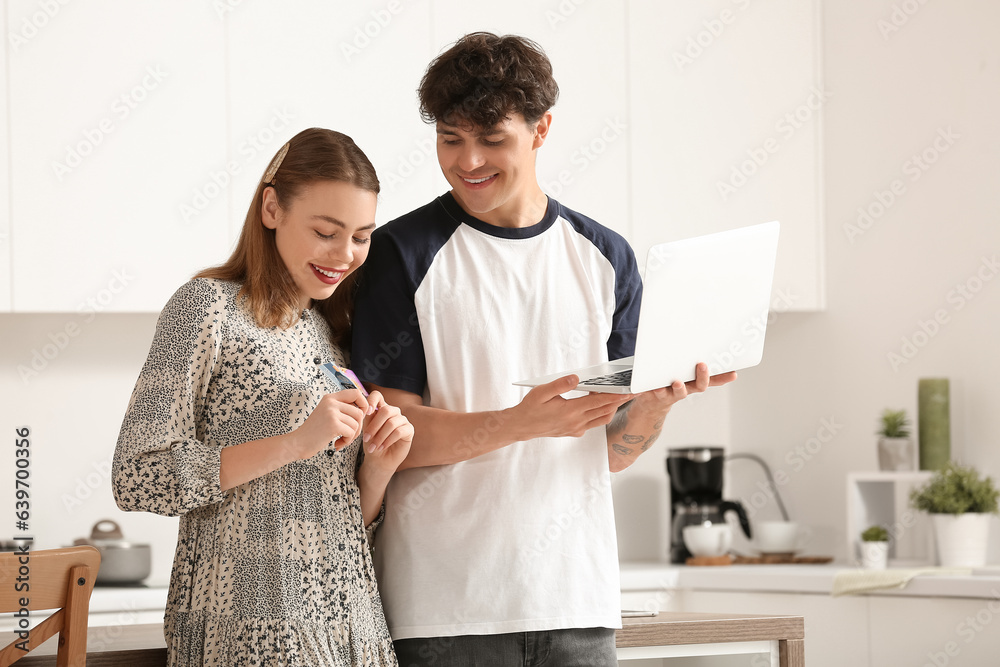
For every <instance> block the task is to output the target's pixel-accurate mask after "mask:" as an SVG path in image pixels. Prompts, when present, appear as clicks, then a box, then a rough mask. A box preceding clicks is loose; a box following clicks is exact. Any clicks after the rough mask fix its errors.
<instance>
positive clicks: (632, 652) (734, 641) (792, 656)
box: [16, 612, 805, 667]
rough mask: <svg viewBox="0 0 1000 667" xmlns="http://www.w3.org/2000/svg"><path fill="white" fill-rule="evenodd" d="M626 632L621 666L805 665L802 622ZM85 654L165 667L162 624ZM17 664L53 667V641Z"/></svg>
mask: <svg viewBox="0 0 1000 667" xmlns="http://www.w3.org/2000/svg"><path fill="white" fill-rule="evenodd" d="M622 626H623V627H622V629H621V630H618V632H617V634H616V643H617V645H618V655H619V659H620V660H629V659H636V658H656V657H661V658H670V657H678V656H683V655H724V654H733V653H762V652H763V653H768V652H770V653H771V656H772V664H773V665H780V666H781V667H803V665H804V664H805V650H804V647H803V639H804V637H805V626H804V623H803V620H802V617H801V616H760V615H752V616H751V615H742V614H693V613H683V612H660V613H659V615H657V616H651V617H644V618H624V619H622ZM87 651H88V652H87V667H163V666H164V665H165V664H166V662H167V648H166V643H165V642H164V640H163V625H162V624H160V623H151V624H144V625H121V626H96V627H91V628H90V629H89V630H88V632H87ZM16 664H17V667H53V666H54V665H55V664H56V660H55V643H54V639H53V640H52V641H50V642H46V643H45V644H43V645H42V646H41V647H39V648H38V649H37V650H36V651H35V652H33V653H31V654H29V655H27V656H25V657H24V658H22V659H21V660H20V661H18V662H17V663H16Z"/></svg>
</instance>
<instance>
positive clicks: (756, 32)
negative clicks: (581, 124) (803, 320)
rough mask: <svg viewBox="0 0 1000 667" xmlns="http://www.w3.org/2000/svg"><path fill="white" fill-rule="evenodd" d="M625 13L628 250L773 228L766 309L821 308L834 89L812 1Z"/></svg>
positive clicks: (643, 7)
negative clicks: (826, 130)
mask: <svg viewBox="0 0 1000 667" xmlns="http://www.w3.org/2000/svg"><path fill="white" fill-rule="evenodd" d="M628 12H629V17H628V30H629V39H628V44H629V53H628V62H629V68H628V77H629V81H630V86H629V89H630V95H629V103H630V108H631V118H632V123H631V139H632V141H631V144H630V146H631V151H632V156H631V163H630V185H631V190H630V195H631V196H630V200H631V204H632V219H633V228H634V230H635V234H634V236H633V237H632V239H631V240H632V242H633V244H634V245H635V248H636V252H637V253H639V254H640V255H644V254H645V251H646V250H647V249H648V248H649V246H650V245H653V244H654V243H657V242H660V241H663V240H670V239H677V238H683V237H686V236H695V235H698V234H704V233H706V232H712V231H721V230H724V229H730V228H733V227H738V226H742V225H749V224H754V223H759V222H767V221H769V220H779V221H780V222H781V238H780V242H779V249H778V263H777V268H776V270H775V278H774V298H773V301H772V308H773V309H775V310H815V309H821V308H823V307H824V287H823V222H822V215H823V201H822V150H821V148H822V123H821V119H822V115H823V108H824V105H825V104H826V103H827V101H828V100H829V98H830V93H829V91H826V90H825V89H824V87H823V82H822V76H821V72H822V68H821V63H820V53H821V51H820V11H819V3H818V0H807V1H805V2H803V1H802V0H774V1H773V2H766V3H760V2H752V1H751V0H712V1H710V2H663V3H660V2H632V3H630V4H629V5H628ZM705 270H706V271H710V270H711V267H706V269H705Z"/></svg>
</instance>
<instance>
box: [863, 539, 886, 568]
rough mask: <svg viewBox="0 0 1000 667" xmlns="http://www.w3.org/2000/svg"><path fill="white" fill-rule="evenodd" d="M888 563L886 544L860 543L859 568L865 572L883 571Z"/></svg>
mask: <svg viewBox="0 0 1000 667" xmlns="http://www.w3.org/2000/svg"><path fill="white" fill-rule="evenodd" d="M888 562H889V543H888V542H862V543H861V567H863V568H864V569H866V570H884V569H885V566H886V564H887V563H888Z"/></svg>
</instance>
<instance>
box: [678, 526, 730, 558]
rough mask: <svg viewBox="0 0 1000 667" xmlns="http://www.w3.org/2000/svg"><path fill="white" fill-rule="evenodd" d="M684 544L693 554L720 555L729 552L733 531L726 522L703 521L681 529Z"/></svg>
mask: <svg viewBox="0 0 1000 667" xmlns="http://www.w3.org/2000/svg"><path fill="white" fill-rule="evenodd" d="M681 537H682V538H683V539H684V546H686V547H687V549H688V551H690V552H691V554H692V555H694V556H707V557H714V556H722V555H725V554H727V553H729V547H730V546H731V545H732V543H733V531H732V529H731V528H730V527H729V524H728V523H707V522H706V523H703V524H694V525H691V526H684V528H682V529H681Z"/></svg>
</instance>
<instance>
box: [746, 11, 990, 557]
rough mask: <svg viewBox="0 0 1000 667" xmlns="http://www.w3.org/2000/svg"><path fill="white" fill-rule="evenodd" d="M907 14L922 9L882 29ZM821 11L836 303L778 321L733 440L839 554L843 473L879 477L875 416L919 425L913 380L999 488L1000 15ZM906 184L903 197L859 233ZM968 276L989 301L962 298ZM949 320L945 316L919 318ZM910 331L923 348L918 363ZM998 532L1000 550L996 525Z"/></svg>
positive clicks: (749, 379) (753, 374) (957, 452)
mask: <svg viewBox="0 0 1000 667" xmlns="http://www.w3.org/2000/svg"><path fill="white" fill-rule="evenodd" d="M904 5H905V6H906V8H907V9H910V10H911V11H913V10H914V9H915V10H916V11H915V13H913V14H912V15H907V14H905V13H902V14H900V13H898V12H897V17H896V18H897V22H898V23H900V24H901V25H900V26H899V29H898V30H890V29H887V28H886V27H885V26H887V25H888V26H890V27H893V28H894V27H896V26H895V25H894V24H892V23H891V21H892V16H893V13H894V7H896V6H904ZM823 18H824V30H823V35H824V42H825V45H824V61H825V80H826V87H827V89H828V90H829V92H830V94H831V98H830V100H829V102H828V104H827V107H826V116H825V120H824V122H825V129H826V137H825V139H826V141H825V182H826V188H825V194H826V267H827V269H826V270H827V303H828V308H827V310H826V312H822V313H813V314H803V313H788V314H784V315H781V316H779V317H778V318H777V319H776V321H775V322H774V325H773V327H772V328H770V329H769V330H768V340H767V349H766V352H765V357H764V361H765V363H764V364H763V365H761V366H760V367H759V368H756V369H753V370H752V371H747V372H745V373H744V374H743V378H742V379H741V380H740V381H739V382H737V383H736V385H735V386H734V387H733V390H732V407H731V422H730V432H731V438H732V439H731V442H732V446H733V449H734V450H737V451H752V452H756V453H758V454H761V455H763V456H764V457H765V458H766V459H767V460H768V461H769V463H770V465H771V466H772V467H773V468H775V469H777V470H782V471H784V472H786V473H787V474H788V476H789V482H788V484H787V485H786V486H785V487H784V488H783V489H782V493H783V494H784V497H785V500H786V503H787V504H788V506H789V510H790V512H792V514H793V515H794V516H795V518H797V519H799V520H801V521H803V522H805V523H807V524H810V525H811V526H812V527H813V528H814V530H815V532H816V535H817V540H816V542H815V543H814V545H813V548H812V549H811V551H813V552H815V553H829V554H831V555H837V556H841V555H842V554H843V547H842V546H841V545H842V544H843V542H844V540H845V539H846V536H845V535H844V524H845V503H846V501H845V482H844V479H845V474H846V473H847V472H848V471H851V470H875V469H877V459H876V446H875V440H876V436H875V435H874V431H875V428H876V425H877V418H878V415H879V413H880V412H881V410H882V409H883V408H885V407H893V408H906V409H907V411H908V412H909V414H910V415H911V416H915V415H916V407H917V381H918V379H919V378H922V377H947V378H950V380H951V421H952V456H953V458H956V459H959V460H961V461H964V462H966V463H971V464H975V465H976V466H978V467H980V468H981V469H982V470H983V471H985V472H986V473H989V474H991V475H992V476H993V477H994V479H997V478H1000V447H998V446H997V442H998V440H1000V411H998V410H997V406H998V405H1000V385H998V383H997V378H998V377H1000V353H998V351H997V344H998V341H1000V336H998V334H1000V278H997V277H996V274H997V271H1000V266H997V265H996V264H995V262H996V261H997V260H998V259H1000V199H998V197H997V188H998V186H1000V124H998V123H997V118H998V117H1000V41H998V40H997V28H998V26H1000V5H998V4H997V3H996V2H993V1H992V0H959V1H957V2H937V3H935V2H928V3H918V2H899V1H897V0H893V1H890V0H879V1H877V2H872V1H871V0H850V1H844V0H837V1H836V2H827V3H824V17H823ZM904 18H905V19H906V21H905V23H904V22H903V19H904ZM881 21H886V22H887V23H885V24H880V22H881ZM880 25H882V28H883V30H882V31H880ZM883 31H884V32H885V36H883V34H882V33H883ZM942 132H943V133H944V134H947V133H948V132H951V134H952V135H953V140H948V141H944V140H943V139H942V140H938V139H937V137H939V136H944V134H941V133H942ZM935 141H937V148H939V149H944V148H946V149H947V150H945V151H943V152H940V154H939V156H938V157H937V160H936V162H934V163H933V164H932V165H929V168H928V169H926V171H919V170H918V171H916V172H914V171H913V170H912V169H913V168H912V163H911V165H910V166H908V165H907V163H908V161H910V160H912V156H913V155H914V154H918V155H919V154H921V153H923V152H924V151H925V150H926V151H927V152H928V158H931V159H933V158H934V157H935V156H934V153H935V152H936V151H935V149H934V146H935ZM949 142H951V145H950V146H949V145H948V144H949ZM918 174H919V177H918ZM896 180H898V181H900V184H901V185H902V187H903V188H905V190H904V189H902V188H897V189H899V190H900V192H902V194H900V195H897V196H896V197H895V201H894V202H893V203H892V204H891V205H888V206H887V208H886V210H885V212H884V213H883V214H882V216H881V217H879V218H877V219H875V220H874V221H873V222H872V224H870V225H869V226H868V228H867V230H865V229H863V228H861V227H858V228H857V229H855V228H853V227H852V225H858V212H857V209H858V208H859V207H865V208H867V207H869V206H871V205H872V204H873V203H875V202H877V196H878V195H876V194H874V193H876V192H883V191H886V190H888V189H890V187H891V184H892V183H893V181H896ZM882 198H883V199H884V200H886V201H888V196H887V195H884V194H883V195H882ZM875 210H876V212H877V207H875ZM858 231H860V233H858ZM991 263H992V264H991ZM990 267H992V268H990ZM980 276H982V277H983V278H986V279H985V280H982V282H980ZM961 284H968V285H969V288H970V289H971V290H975V289H979V291H978V292H976V293H975V296H974V298H972V299H971V300H964V302H963V300H962V299H960V298H959V297H957V296H956V294H957V292H954V291H953V290H955V289H956V286H957V285H961ZM938 311H941V313H939V314H942V315H943V316H942V318H941V319H942V321H945V324H942V325H937V326H933V325H932V324H923V325H922V324H921V323H926V322H929V321H932V320H933V318H934V316H935V313H937V312H938ZM922 327H924V328H926V330H927V331H929V332H930V331H933V332H934V333H933V335H927V336H926V337H925V336H924V333H923V332H922V331H923V330H922ZM904 338H906V339H908V340H909V341H910V342H911V343H913V342H916V343H917V345H919V347H917V346H914V348H913V349H912V350H911V349H909V348H907V349H906V350H905V352H908V353H909V354H910V355H911V357H912V358H908V357H907V356H906V354H905V353H904V350H903V348H904V344H903V339H904ZM892 353H895V354H897V355H899V359H900V360H901V361H898V360H897V361H896V362H895V363H893V360H892V359H890V357H889V355H890V354H892ZM824 420H829V421H831V422H835V424H836V426H835V428H833V429H831V430H829V431H821V429H822V427H823V423H824ZM821 436H823V437H821ZM830 436H832V438H831V437H830ZM811 438H816V439H817V441H814V442H813V443H809V440H810V439H811ZM822 439H826V440H827V442H818V441H821V440H822ZM817 444H820V445H821V446H820V447H817V446H816V445H817ZM807 445H809V447H808V448H807ZM803 452H804V455H803ZM813 452H814V453H813ZM807 457H811V458H808V460H807ZM732 465H733V466H735V465H736V462H734V463H733V464H732ZM740 465H741V471H747V477H746V479H744V480H741V481H740V482H739V483H738V484H737V483H736V480H734V486H740V487H741V489H742V490H743V492H745V493H748V492H749V491H750V490H752V489H753V488H754V487H753V485H754V484H755V483H756V480H759V479H760V477H759V475H758V474H756V471H754V470H753V469H752V468H750V467H749V466H747V467H742V465H743V464H742V462H741V464H740ZM759 516H762V517H771V518H776V517H777V511H776V509H775V508H774V506H773V504H768V505H767V506H764V507H763V508H762V509H761V510H760V512H759ZM992 533H993V538H994V539H993V543H994V546H996V545H997V538H1000V523H998V522H996V521H994V522H993V528H992ZM993 554H994V557H996V556H1000V551H998V550H997V549H994V550H993Z"/></svg>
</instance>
